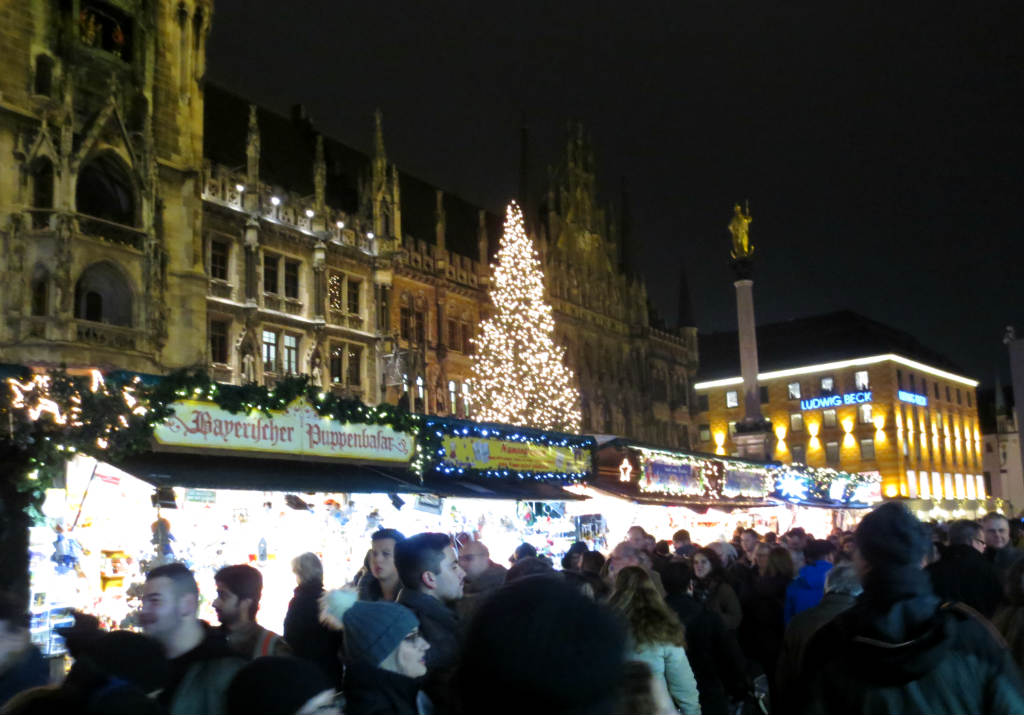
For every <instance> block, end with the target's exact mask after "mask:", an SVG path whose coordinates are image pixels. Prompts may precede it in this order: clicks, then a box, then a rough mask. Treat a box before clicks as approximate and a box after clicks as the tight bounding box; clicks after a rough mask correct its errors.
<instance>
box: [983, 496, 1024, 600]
mask: <svg viewBox="0 0 1024 715" xmlns="http://www.w3.org/2000/svg"><path fill="white" fill-rule="evenodd" d="M981 526H982V528H983V529H984V531H985V558H986V559H988V561H989V563H991V564H992V565H993V566H994V567H995V569H996V573H997V574H998V575H999V580H1000V582H1001V583H1004V582H1005V581H1006V572H1007V571H1009V570H1010V567H1011V566H1013V564H1014V563H1015V562H1016V561H1017V559H1020V558H1022V557H1024V552H1022V551H1021V550H1020V549H1017V548H1014V547H1013V546H1012V545H1011V544H1010V522H1009V520H1007V518H1006V517H1005V516H1003V515H1002V514H1000V513H999V512H997V511H993V512H989V513H988V514H986V515H985V517H984V518H983V519H982V520H981Z"/></svg>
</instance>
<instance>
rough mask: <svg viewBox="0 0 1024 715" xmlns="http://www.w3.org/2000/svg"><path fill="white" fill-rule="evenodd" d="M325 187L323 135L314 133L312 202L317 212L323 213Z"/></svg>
mask: <svg viewBox="0 0 1024 715" xmlns="http://www.w3.org/2000/svg"><path fill="white" fill-rule="evenodd" d="M326 188H327V162H325V161H324V137H323V135H322V134H317V135H316V156H315V158H314V159H313V203H314V208H315V210H316V212H317V213H318V214H320V213H323V211H324V207H325V205H326V202H325V200H324V191H325V190H326Z"/></svg>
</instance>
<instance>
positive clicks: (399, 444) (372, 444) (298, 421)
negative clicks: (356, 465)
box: [153, 400, 416, 462]
mask: <svg viewBox="0 0 1024 715" xmlns="http://www.w3.org/2000/svg"><path fill="white" fill-rule="evenodd" d="M173 407H174V415H173V416H171V417H168V418H167V419H166V420H164V422H162V423H161V424H158V425H157V426H156V428H155V430H154V432H153V437H154V439H155V440H156V442H157V444H159V445H162V446H165V447H172V448H178V449H183V448H187V449H210V450H219V451H223V452H261V453H263V454H266V455H275V456H276V455H280V456H293V457H294V456H306V457H321V458H335V459H350V460H355V461H367V462H408V461H409V460H410V459H412V456H413V453H414V452H415V450H416V443H415V440H414V438H413V436H412V435H411V434H408V433H406V432H398V431H396V430H393V429H391V428H390V427H387V426H385V425H376V424H353V423H349V422H345V423H342V422H337V421H335V420H332V419H330V418H329V417H322V416H321V415H319V414H317V412H316V410H314V409H313V408H312V407H311V406H310V405H309V403H308V402H306V401H304V400H298V401H296V402H294V403H292V404H291V405H289V406H288V407H287V409H285V410H284V411H281V412H271V416H270V417H268V416H267V415H266V414H264V413H263V412H253V413H251V414H249V415H245V414H243V413H237V414H233V413H231V412H228V411H227V410H223V409H221V408H220V407H218V406H217V405H215V404H214V403H212V402H196V401H193V400H181V401H178V402H175V403H174V405H173Z"/></svg>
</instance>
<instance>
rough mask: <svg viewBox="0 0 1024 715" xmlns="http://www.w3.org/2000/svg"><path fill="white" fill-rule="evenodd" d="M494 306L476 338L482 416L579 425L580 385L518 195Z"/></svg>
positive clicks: (494, 286) (494, 282)
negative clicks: (560, 341)
mask: <svg viewBox="0 0 1024 715" xmlns="http://www.w3.org/2000/svg"><path fill="white" fill-rule="evenodd" d="M491 273H492V279H491V287H490V297H491V302H492V303H493V304H494V308H495V313H494V315H493V316H491V317H490V318H488V319H487V320H485V321H484V322H483V323H482V325H481V326H480V334H479V336H478V337H477V338H476V339H475V340H474V341H473V342H474V345H475V348H476V354H475V356H474V359H473V382H474V388H475V392H476V394H477V395H478V396H479V400H480V402H479V405H478V408H477V418H478V419H479V420H481V421H483V422H502V423H505V424H514V425H527V426H530V427H535V428H538V429H543V430H560V431H564V432H578V431H579V429H580V410H579V402H580V398H579V392H578V391H577V389H576V388H575V387H574V386H573V375H572V371H571V370H570V369H569V368H568V367H566V366H565V365H564V364H563V362H562V359H563V356H564V353H565V351H564V348H562V347H561V346H559V345H557V344H556V343H555V341H554V331H555V321H554V318H553V317H552V314H551V306H550V305H548V304H547V303H546V302H545V300H544V281H543V274H542V272H541V266H540V260H539V259H538V257H537V252H536V250H535V249H534V247H533V241H532V240H530V237H529V236H527V235H526V231H525V230H524V229H523V212H522V211H521V210H520V208H519V206H518V204H516V202H514V201H513V202H512V203H510V204H509V205H508V209H507V210H506V212H505V233H504V236H502V239H501V245H500V248H499V250H498V260H497V264H496V265H495V266H492V268H491Z"/></svg>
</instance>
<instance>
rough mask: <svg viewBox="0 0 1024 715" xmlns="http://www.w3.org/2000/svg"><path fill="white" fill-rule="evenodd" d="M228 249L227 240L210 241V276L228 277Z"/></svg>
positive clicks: (215, 277) (223, 279)
mask: <svg viewBox="0 0 1024 715" xmlns="http://www.w3.org/2000/svg"><path fill="white" fill-rule="evenodd" d="M228 251H229V248H228V243H227V241H217V240H214V241H210V278H214V279H216V280H219V281H226V280H227V279H228Z"/></svg>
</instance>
